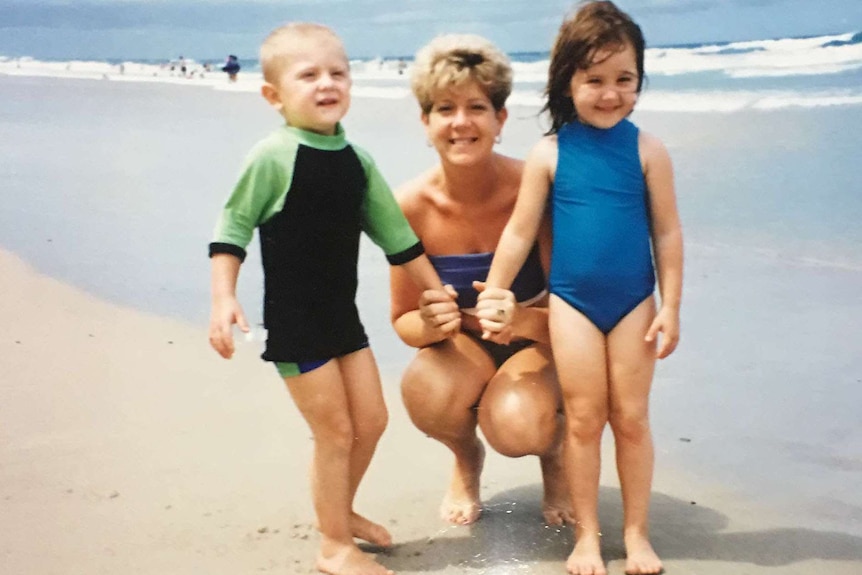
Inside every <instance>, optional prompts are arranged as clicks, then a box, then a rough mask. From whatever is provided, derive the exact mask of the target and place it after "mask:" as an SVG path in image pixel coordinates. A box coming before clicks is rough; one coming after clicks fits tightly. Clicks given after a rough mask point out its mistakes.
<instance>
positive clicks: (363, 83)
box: [0, 33, 862, 113]
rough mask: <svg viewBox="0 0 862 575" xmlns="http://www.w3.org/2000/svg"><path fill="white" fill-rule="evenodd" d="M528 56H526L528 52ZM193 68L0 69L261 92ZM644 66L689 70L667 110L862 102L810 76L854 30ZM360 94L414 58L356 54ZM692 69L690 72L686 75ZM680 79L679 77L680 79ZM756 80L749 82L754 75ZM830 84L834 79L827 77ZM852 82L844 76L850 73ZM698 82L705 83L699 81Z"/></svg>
mask: <svg viewBox="0 0 862 575" xmlns="http://www.w3.org/2000/svg"><path fill="white" fill-rule="evenodd" d="M522 59H523V58H522ZM185 64H186V69H187V73H186V74H182V73H181V72H180V67H179V64H178V63H177V62H165V63H162V64H151V63H140V62H131V61H130V62H123V63H121V64H110V63H107V62H98V61H80V60H74V61H65V62H55V61H40V60H35V59H32V58H17V59H10V58H6V57H2V56H0V74H6V75H18V76H41V77H57V78H69V79H90V80H108V81H118V82H161V83H169V84H175V85H184V86H195V87H204V88H209V89H214V90H219V91H235V92H257V91H258V90H259V89H260V85H261V82H262V78H261V76H260V72H259V71H258V70H254V69H252V70H245V69H244V70H243V72H241V73H240V75H239V79H238V81H237V82H233V83H231V82H228V79H227V76H226V74H224V73H223V72H221V71H220V70H219V69H218V65H216V67H215V68H208V67H206V66H204V65H202V64H200V63H199V62H196V61H194V60H191V59H187V60H186V61H185ZM512 66H513V69H514V72H515V81H516V84H515V90H514V92H513V94H512V96H511V98H510V99H509V105H510V106H529V107H535V106H541V105H542V98H541V94H540V91H541V86H542V85H543V83H544V82H545V80H546V78H547V69H548V60H547V59H539V60H535V59H534V60H533V61H519V60H518V55H513V62H512ZM645 67H646V71H647V74H648V75H649V76H651V77H654V78H656V77H661V76H664V77H668V78H671V77H672V78H686V83H687V84H688V85H687V86H686V87H685V88H684V89H679V90H675V91H669V90H665V89H655V90H654V89H649V87H648V89H647V90H646V91H645V92H644V94H643V95H642V96H641V99H640V102H639V103H638V108H639V109H642V110H654V111H665V112H719V113H729V112H735V111H738V110H744V109H753V110H776V109H783V108H792V107H801V108H814V107H822V106H851V105H860V104H862V86H854V87H852V88H849V89H848V88H847V87H846V86H841V83H840V82H838V83H836V86H835V87H834V88H830V87H828V86H827V87H825V88H823V89H818V91H816V92H813V91H811V90H810V89H809V88H808V86H807V85H806V84H807V81H806V80H805V78H807V77H809V76H814V75H817V76H819V77H821V78H823V77H827V78H828V77H829V75H832V76H834V77H838V76H839V75H841V74H847V73H851V74H852V73H857V72H856V71H858V70H860V69H862V42H860V41H859V35H858V34H854V33H847V34H837V35H831V36H818V37H814V38H788V39H777V40H757V41H748V42H735V43H729V44H704V45H699V46H691V47H670V48H651V49H648V50H647V53H646V61H645ZM351 69H352V74H353V78H354V92H353V93H354V96H356V97H358V98H380V99H400V98H409V97H410V90H409V84H408V78H409V74H410V62H401V61H399V60H383V59H380V58H375V59H371V60H354V61H351ZM704 72H706V73H711V74H714V75H715V74H723V75H725V76H726V77H727V78H731V79H733V80H728V81H727V82H726V85H722V82H721V81H720V80H716V79H715V78H716V77H719V78H720V76H713V78H712V80H711V82H710V87H709V89H704V86H705V85H704V84H703V83H702V82H699V81H698V78H699V76H697V74H701V73H704ZM686 75H688V76H686ZM794 76H798V77H799V87H800V89H799V90H796V91H794V90H792V89H789V88H788V89H785V90H783V91H777V90H774V89H772V87H771V84H773V83H774V82H773V81H772V80H770V79H774V78H776V77H794ZM742 79H747V80H746V81H748V80H751V79H754V80H753V81H755V82H756V80H757V79H762V81H761V82H756V83H757V84H758V85H760V86H762V88H761V89H752V88H749V87H748V85H747V84H746V86H747V87H746V89H740V88H739V87H738V86H739V85H738V84H736V85H734V84H733V82H735V81H736V82H738V81H742ZM674 81H675V80H674ZM749 83H750V82H749ZM827 84H828V82H827ZM845 84H846V80H845ZM699 85H700V87H701V89H698V86H699Z"/></svg>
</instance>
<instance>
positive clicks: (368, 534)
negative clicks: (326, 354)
mask: <svg viewBox="0 0 862 575" xmlns="http://www.w3.org/2000/svg"><path fill="white" fill-rule="evenodd" d="M338 366H339V370H340V371H341V377H342V379H343V381H344V390H345V393H346V395H347V406H348V409H349V410H350V420H351V424H352V426H353V449H352V450H351V452H350V504H351V514H350V528H351V532H352V533H353V536H354V537H358V538H360V539H364V540H365V541H368V542H370V543H374V544H375V545H380V546H382V547H389V546H390V545H392V536H391V535H390V534H389V531H387V530H386V528H385V527H383V526H382V525H379V524H377V523H373V522H372V521H369V520H368V519H366V518H365V517H363V516H361V515H359V514H358V513H356V512H355V511H354V510H353V502H354V500H355V498H356V491H357V489H358V488H359V483H360V482H361V481H362V478H363V477H364V476H365V472H366V471H367V470H368V465H369V464H370V463H371V457H372V456H373V455H374V451H375V449H376V448H377V442H378V441H380V437H381V436H382V435H383V431H384V430H385V429H386V424H387V422H388V420H389V414H388V412H387V410H386V404H385V403H384V400H383V389H382V387H381V385H380V372H379V371H378V370H377V363H376V362H375V361H374V355H373V354H372V352H371V349H370V348H365V349H361V350H359V351H356V352H354V353H351V354H349V355H346V356H344V357H342V358H339V359H338Z"/></svg>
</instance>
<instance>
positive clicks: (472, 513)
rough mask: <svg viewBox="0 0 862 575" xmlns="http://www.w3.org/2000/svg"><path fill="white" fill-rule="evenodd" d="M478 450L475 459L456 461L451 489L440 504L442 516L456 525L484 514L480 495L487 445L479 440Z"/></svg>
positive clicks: (471, 520)
mask: <svg viewBox="0 0 862 575" xmlns="http://www.w3.org/2000/svg"><path fill="white" fill-rule="evenodd" d="M477 444H478V452H477V456H476V458H475V459H474V460H472V461H468V462H463V463H462V462H460V461H456V462H455V470H454V472H453V473H452V481H451V482H450V483H449V491H448V492H446V495H445V497H443V503H442V505H440V516H441V517H442V518H443V520H444V521H448V522H449V523H452V524H455V525H469V524H471V523H473V522H475V521H476V520H477V519H479V515H481V514H482V500H481V499H480V496H479V481H480V480H481V477H482V466H483V465H484V464H485V446H484V445H483V444H482V442H481V441H478V440H477Z"/></svg>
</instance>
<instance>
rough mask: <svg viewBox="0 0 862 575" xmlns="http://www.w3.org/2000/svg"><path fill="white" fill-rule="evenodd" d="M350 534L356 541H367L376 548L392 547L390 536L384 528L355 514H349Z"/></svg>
mask: <svg viewBox="0 0 862 575" xmlns="http://www.w3.org/2000/svg"><path fill="white" fill-rule="evenodd" d="M350 532H351V533H352V534H353V536H354V537H356V538H357V539H362V540H363V541H368V542H369V543H371V544H373V545H377V546H378V547H391V546H392V535H390V534H389V531H387V529H386V528H385V527H383V526H382V525H380V524H378V523H374V522H373V521H371V520H370V519H368V518H366V517H363V516H362V515H360V514H358V513H356V512H354V513H351V514H350Z"/></svg>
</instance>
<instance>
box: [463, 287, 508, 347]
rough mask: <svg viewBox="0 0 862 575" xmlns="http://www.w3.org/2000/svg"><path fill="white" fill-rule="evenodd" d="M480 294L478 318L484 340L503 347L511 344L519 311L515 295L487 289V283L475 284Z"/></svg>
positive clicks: (499, 289)
mask: <svg viewBox="0 0 862 575" xmlns="http://www.w3.org/2000/svg"><path fill="white" fill-rule="evenodd" d="M473 288H474V289H475V290H476V291H477V292H479V300H478V301H477V302H476V317H478V318H479V325H481V326H482V339H487V340H489V341H493V342H494V343H499V344H503V345H507V344H509V342H511V341H512V336H513V335H514V333H513V330H512V324H513V323H514V321H515V315H516V314H517V310H518V303H517V302H516V301H515V294H513V293H512V292H511V291H509V290H507V289H502V288H490V289H487V290H486V289H485V282H479V281H476V282H473Z"/></svg>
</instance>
